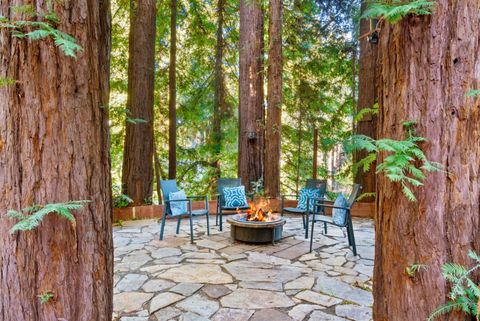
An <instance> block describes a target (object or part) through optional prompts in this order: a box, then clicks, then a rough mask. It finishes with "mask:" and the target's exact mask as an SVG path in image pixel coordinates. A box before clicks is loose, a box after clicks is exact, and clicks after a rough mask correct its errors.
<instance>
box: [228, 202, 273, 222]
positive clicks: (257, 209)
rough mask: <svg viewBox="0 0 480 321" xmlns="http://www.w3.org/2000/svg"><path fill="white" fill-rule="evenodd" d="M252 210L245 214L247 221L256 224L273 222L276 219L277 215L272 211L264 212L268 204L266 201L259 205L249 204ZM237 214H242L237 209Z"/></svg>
mask: <svg viewBox="0 0 480 321" xmlns="http://www.w3.org/2000/svg"><path fill="white" fill-rule="evenodd" d="M249 205H250V209H249V210H247V211H246V212H245V215H246V219H247V221H255V222H271V221H273V220H275V219H276V215H274V214H273V213H272V210H268V211H264V210H263V208H264V207H267V206H268V204H267V202H265V201H262V202H261V203H259V204H254V203H252V202H250V203H249ZM237 213H238V214H241V212H240V211H239V210H238V209H237Z"/></svg>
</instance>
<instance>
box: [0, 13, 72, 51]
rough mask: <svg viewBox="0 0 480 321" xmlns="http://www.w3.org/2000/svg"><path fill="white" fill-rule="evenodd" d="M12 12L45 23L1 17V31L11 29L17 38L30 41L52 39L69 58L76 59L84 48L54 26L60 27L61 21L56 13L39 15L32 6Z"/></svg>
mask: <svg viewBox="0 0 480 321" xmlns="http://www.w3.org/2000/svg"><path fill="white" fill-rule="evenodd" d="M12 10H13V11H14V12H16V13H21V14H23V15H24V16H25V17H26V18H34V17H39V18H43V19H44V20H45V21H31V20H18V21H13V20H9V19H7V18H6V17H4V16H1V15H0V29H9V30H11V32H12V35H14V36H15V37H17V38H28V39H30V40H41V39H47V38H51V39H53V41H54V43H55V45H56V46H57V47H58V48H60V50H61V51H62V52H63V53H64V54H65V55H67V56H70V57H76V55H77V53H78V52H80V51H81V50H82V47H81V46H80V45H78V44H77V42H76V40H75V38H73V37H72V36H70V35H68V34H66V33H64V32H62V31H60V30H58V29H57V28H56V27H55V26H54V25H58V24H59V23H60V20H59V18H58V16H57V15H56V14H55V12H48V13H46V14H39V13H38V12H36V11H35V8H33V7H32V6H31V5H23V6H14V7H12Z"/></svg>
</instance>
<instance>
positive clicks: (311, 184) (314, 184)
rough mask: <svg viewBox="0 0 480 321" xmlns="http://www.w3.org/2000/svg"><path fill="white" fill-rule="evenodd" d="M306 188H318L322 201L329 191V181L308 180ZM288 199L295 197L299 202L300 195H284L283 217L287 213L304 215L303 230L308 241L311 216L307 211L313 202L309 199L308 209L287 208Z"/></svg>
mask: <svg viewBox="0 0 480 321" xmlns="http://www.w3.org/2000/svg"><path fill="white" fill-rule="evenodd" d="M305 187H306V188H318V189H319V190H320V199H323V198H324V196H325V192H326V191H327V181H326V180H321V179H307V183H306V185H305ZM287 197H295V199H296V200H297V201H298V194H296V195H282V216H283V214H284V213H285V212H287V213H292V214H299V215H302V220H303V228H304V229H305V238H306V239H308V225H309V215H307V209H308V208H309V204H310V202H311V201H313V200H310V199H307V208H306V209H304V208H299V207H285V199H286V198H287Z"/></svg>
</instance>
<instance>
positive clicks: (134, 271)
mask: <svg viewBox="0 0 480 321" xmlns="http://www.w3.org/2000/svg"><path fill="white" fill-rule="evenodd" d="M214 221H215V220H214V218H212V219H211V222H212V223H213V224H211V225H212V226H211V227H212V228H211V235H210V236H207V235H206V220H205V218H204V217H203V218H200V219H199V220H198V221H197V222H196V224H195V244H190V239H189V237H188V234H187V230H188V228H189V226H188V220H184V222H182V223H183V224H182V229H181V233H180V234H179V235H175V226H176V221H174V220H168V221H167V224H166V230H165V239H164V240H163V241H159V224H158V222H157V221H156V220H143V221H131V222H124V223H123V226H122V227H115V228H114V245H115V279H114V283H115V288H114V310H115V313H114V320H121V321H146V320H149V321H150V320H152V321H164V320H165V321H166V320H184V321H187V320H192V321H193V320H195V321H202V320H215V321H221V320H228V321H247V320H251V321H260V320H268V321H283V320H310V321H320V320H321V321H341V320H359V321H368V320H370V319H371V318H372V316H371V315H372V312H371V306H372V303H373V297H372V293H371V287H372V272H373V256H374V231H373V221H371V220H366V219H355V220H354V228H355V236H356V240H357V244H358V252H359V256H357V257H353V255H352V252H351V250H349V249H348V247H347V239H346V238H345V237H344V234H343V231H342V230H341V229H339V228H336V227H333V226H332V227H329V230H328V235H327V236H325V235H323V234H322V231H323V229H322V228H320V226H319V228H318V229H317V231H316V235H315V236H316V237H315V238H314V241H315V246H314V247H315V248H316V250H315V251H314V252H313V253H309V252H308V251H309V242H308V241H307V240H305V239H304V237H303V235H304V232H303V228H302V219H301V218H300V217H289V216H287V224H286V225H285V228H284V239H283V240H282V241H280V242H278V243H277V244H275V245H274V246H273V245H271V244H266V245H251V244H244V243H235V242H232V241H231V240H230V231H229V226H228V224H224V231H223V232H219V231H218V228H217V227H216V226H214Z"/></svg>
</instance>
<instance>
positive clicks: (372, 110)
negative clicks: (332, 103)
mask: <svg viewBox="0 0 480 321" xmlns="http://www.w3.org/2000/svg"><path fill="white" fill-rule="evenodd" d="M367 114H373V115H377V114H378V103H376V104H375V105H373V106H372V108H363V109H361V110H360V111H359V112H358V113H357V114H356V115H355V116H354V117H353V122H354V123H357V122H359V121H361V120H362V119H363V117H365V115H367Z"/></svg>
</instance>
